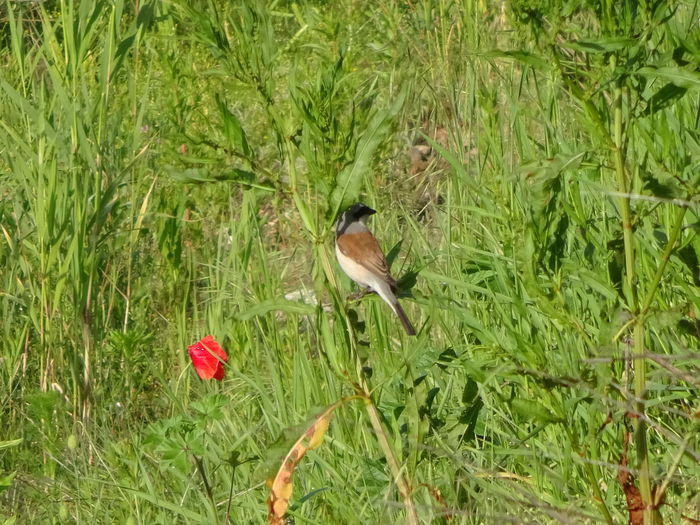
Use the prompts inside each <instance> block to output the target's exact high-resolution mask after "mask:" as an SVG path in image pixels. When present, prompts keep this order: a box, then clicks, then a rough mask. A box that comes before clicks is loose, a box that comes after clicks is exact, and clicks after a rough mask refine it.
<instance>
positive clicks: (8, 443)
mask: <svg viewBox="0 0 700 525" xmlns="http://www.w3.org/2000/svg"><path fill="white" fill-rule="evenodd" d="M20 443H22V438H18V439H11V440H9V441H0V450H2V449H4V448H10V447H16V446H17V445H19V444H20Z"/></svg>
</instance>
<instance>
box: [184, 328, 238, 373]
mask: <svg viewBox="0 0 700 525" xmlns="http://www.w3.org/2000/svg"><path fill="white" fill-rule="evenodd" d="M187 351H188V352H189V354H190V359H192V364H193V365H194V369H195V370H196V371H197V374H198V375H199V377H201V378H202V379H212V378H213V379H216V380H217V381H221V380H222V379H223V378H224V364H223V362H227V361H228V356H227V355H226V352H225V351H224V349H223V348H221V346H219V343H217V342H216V340H215V339H214V337H213V336H211V335H208V336H206V337H205V338H204V339H202V340H200V341H198V342H196V343H195V344H193V345H191V346H188V347H187ZM222 361H223V362H222Z"/></svg>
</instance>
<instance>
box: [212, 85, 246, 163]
mask: <svg viewBox="0 0 700 525" xmlns="http://www.w3.org/2000/svg"><path fill="white" fill-rule="evenodd" d="M216 102H217V104H218V106H219V111H220V112H221V118H222V119H223V121H224V135H226V139H227V140H228V142H229V144H230V145H231V146H232V147H233V149H235V150H236V152H237V153H239V154H240V155H241V156H243V157H244V158H246V159H248V160H252V157H253V150H251V149H250V145H249V144H248V138H247V136H246V133H245V131H243V126H242V125H241V121H240V120H238V117H236V115H234V114H233V113H231V111H230V110H229V109H228V107H227V106H226V103H225V102H224V101H223V100H221V98H219V97H217V99H216Z"/></svg>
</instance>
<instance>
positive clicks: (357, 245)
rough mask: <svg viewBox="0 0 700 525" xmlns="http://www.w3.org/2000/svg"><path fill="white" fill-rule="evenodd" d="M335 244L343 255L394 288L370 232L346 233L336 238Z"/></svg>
mask: <svg viewBox="0 0 700 525" xmlns="http://www.w3.org/2000/svg"><path fill="white" fill-rule="evenodd" d="M336 242H337V244H338V248H339V249H340V251H341V252H342V253H343V255H345V256H346V257H349V258H350V259H352V260H353V261H355V262H356V263H357V264H359V265H361V266H364V267H365V268H367V270H369V271H370V272H372V273H373V274H375V275H377V276H378V277H381V278H382V279H384V280H385V281H387V282H388V283H389V285H390V286H391V287H392V288H394V287H395V286H396V281H394V278H393V277H392V276H391V274H390V273H389V265H388V264H387V262H386V258H385V257H384V253H382V249H381V248H380V247H379V243H378V242H377V239H375V238H374V235H372V234H371V233H370V232H361V233H346V234H344V235H341V236H340V237H338V239H337V241H336Z"/></svg>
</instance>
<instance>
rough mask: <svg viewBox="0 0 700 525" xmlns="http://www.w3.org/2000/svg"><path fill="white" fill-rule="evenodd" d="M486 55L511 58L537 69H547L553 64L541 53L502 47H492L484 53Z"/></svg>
mask: <svg viewBox="0 0 700 525" xmlns="http://www.w3.org/2000/svg"><path fill="white" fill-rule="evenodd" d="M484 56H485V57H491V58H510V59H513V60H516V61H518V62H520V63H522V64H526V65H528V66H532V67H534V68H535V69H547V68H549V67H550V66H551V62H550V61H548V60H545V59H544V58H543V57H541V56H539V55H533V54H532V53H528V52H527V51H519V50H514V51H503V50H501V49H492V50H491V51H487V52H486V53H484Z"/></svg>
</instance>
